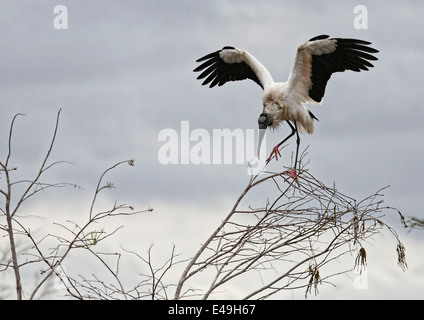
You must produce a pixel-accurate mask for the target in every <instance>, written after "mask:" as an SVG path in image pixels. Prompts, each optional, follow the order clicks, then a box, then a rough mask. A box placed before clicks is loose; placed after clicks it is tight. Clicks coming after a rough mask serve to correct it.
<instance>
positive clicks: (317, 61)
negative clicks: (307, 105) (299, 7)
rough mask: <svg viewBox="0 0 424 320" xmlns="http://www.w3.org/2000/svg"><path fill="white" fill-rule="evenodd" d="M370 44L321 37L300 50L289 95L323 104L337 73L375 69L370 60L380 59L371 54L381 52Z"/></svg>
mask: <svg viewBox="0 0 424 320" xmlns="http://www.w3.org/2000/svg"><path fill="white" fill-rule="evenodd" d="M370 44H371V43H370V42H368V41H363V40H358V39H343V38H330V39H329V36H327V35H322V36H318V37H315V38H312V39H310V40H309V41H307V42H305V43H303V44H302V45H300V46H299V48H298V49H297V54H296V59H295V63H294V66H293V69H292V72H291V74H290V76H289V79H288V81H287V85H288V92H290V93H291V94H294V95H296V97H297V98H298V99H299V100H300V101H302V102H312V103H320V102H321V100H322V97H323V96H324V93H325V87H326V85H327V82H328V80H329V79H330V77H331V75H332V74H333V73H335V72H343V71H345V70H352V71H356V72H359V71H361V70H365V71H366V70H368V68H371V67H373V65H372V64H371V63H370V62H369V60H378V59H377V58H376V57H374V56H373V55H371V54H370V53H377V52H378V50H376V49H374V48H371V47H369V45H370Z"/></svg>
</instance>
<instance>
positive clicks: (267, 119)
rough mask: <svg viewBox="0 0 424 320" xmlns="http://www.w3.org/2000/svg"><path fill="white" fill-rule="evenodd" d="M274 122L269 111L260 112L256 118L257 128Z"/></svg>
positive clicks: (265, 126)
mask: <svg viewBox="0 0 424 320" xmlns="http://www.w3.org/2000/svg"><path fill="white" fill-rule="evenodd" d="M273 122H274V118H273V117H272V115H270V114H269V113H265V112H264V113H261V114H260V115H259V119H258V125H259V129H266V128H268V126H271V125H272V124H273Z"/></svg>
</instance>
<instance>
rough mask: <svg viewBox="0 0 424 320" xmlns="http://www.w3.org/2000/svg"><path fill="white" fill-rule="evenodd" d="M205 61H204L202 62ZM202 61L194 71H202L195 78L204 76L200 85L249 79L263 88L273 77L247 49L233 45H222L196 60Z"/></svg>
mask: <svg viewBox="0 0 424 320" xmlns="http://www.w3.org/2000/svg"><path fill="white" fill-rule="evenodd" d="M203 61H205V62H203ZM196 62H203V63H202V64H201V65H200V66H198V67H197V68H196V69H194V70H193V71H194V72H200V71H203V72H202V73H201V74H200V75H199V76H198V77H197V79H204V78H206V79H205V80H204V81H203V83H202V85H206V84H209V83H210V85H209V87H210V88H212V87H214V86H216V85H218V86H222V85H223V84H225V83H227V82H228V81H238V80H244V79H251V80H253V81H255V82H256V83H257V84H259V85H260V86H261V87H262V89H264V88H265V87H266V86H267V85H269V84H270V83H273V82H274V81H273V79H272V76H271V74H270V73H269V72H268V70H267V69H266V68H265V67H264V66H263V65H262V64H261V63H260V62H259V61H258V60H256V59H255V58H254V57H253V56H252V55H251V54H249V53H248V52H247V51H244V50H241V49H237V48H234V47H228V46H227V47H224V48H222V49H221V50H218V51H215V52H212V53H209V54H207V55H205V56H204V57H202V58H200V59H198V60H196Z"/></svg>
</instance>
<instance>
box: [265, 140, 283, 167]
mask: <svg viewBox="0 0 424 320" xmlns="http://www.w3.org/2000/svg"><path fill="white" fill-rule="evenodd" d="M279 147H280V145H279V144H278V145H276V146H275V147H274V148H273V149H272V151H271V154H270V155H269V158H268V160H267V161H266V162H267V163H268V162H270V161H271V159H272V156H273V155H275V160H277V161H278V156H280V157H281V154H280V151H279V150H278V148H279Z"/></svg>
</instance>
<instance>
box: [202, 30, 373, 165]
mask: <svg viewBox="0 0 424 320" xmlns="http://www.w3.org/2000/svg"><path fill="white" fill-rule="evenodd" d="M369 44H371V43H370V42H367V41H363V40H357V39H343V38H329V36H327V35H321V36H318V37H314V38H312V39H310V40H309V41H306V42H305V43H303V44H301V45H300V46H299V47H298V49H297V53H296V58H295V61H294V65H293V68H292V70H291V73H290V75H289V77H288V80H287V81H286V82H275V81H274V80H273V78H272V75H271V74H270V72H269V71H268V70H267V69H266V68H265V66H264V65H263V64H261V63H260V62H259V61H258V60H257V59H256V58H255V57H253V56H252V55H251V54H250V53H248V52H247V51H244V50H242V49H238V48H235V47H229V46H227V47H224V48H223V49H221V50H218V51H216V52H212V53H210V54H208V55H206V56H204V57H202V58H200V59H198V60H197V62H202V61H205V62H203V63H202V64H201V65H200V66H198V67H197V68H196V69H194V71H195V72H199V71H203V72H202V73H201V74H200V75H199V76H198V79H203V78H206V79H205V80H204V82H203V85H206V84H209V83H210V87H211V88H212V87H214V86H216V85H218V86H222V85H223V84H225V83H226V82H228V81H238V80H244V79H251V80H253V81H255V82H256V83H257V84H259V85H260V86H261V87H262V89H263V97H262V100H263V112H262V113H261V115H260V116H259V119H258V124H259V128H260V129H266V128H268V127H270V128H277V127H278V126H279V125H280V124H281V123H282V121H286V122H287V123H288V124H289V125H290V127H291V128H292V133H291V134H290V135H289V136H288V137H287V138H286V139H284V140H283V141H282V142H281V143H280V144H278V145H277V146H276V147H275V148H274V150H273V153H275V155H277V152H278V147H279V146H280V145H281V144H282V143H284V142H285V141H286V140H287V139H288V138H289V137H291V136H293V135H294V133H296V134H297V150H298V148H299V141H300V138H299V135H298V131H300V132H304V133H309V134H311V133H312V132H313V131H314V120H318V119H317V118H316V117H315V116H314V115H313V114H312V113H311V112H310V111H309V110H308V108H307V107H306V106H305V104H306V103H313V104H321V101H322V98H323V96H324V93H325V87H326V84H327V82H328V80H329V79H330V77H331V75H332V74H333V73H335V72H343V71H345V70H352V71H357V72H358V71H361V70H368V68H367V67H373V65H372V64H371V63H370V62H369V61H368V60H377V58H376V57H374V56H373V55H371V54H369V53H376V52H378V50H376V49H373V48H371V47H369V46H368V45H369ZM293 125H294V126H293ZM262 136H263V135H262ZM260 142H261V140H260V141H259V146H258V150H259V148H260ZM273 153H271V156H270V158H269V159H268V161H269V160H270V159H271V157H272V154H273ZM296 159H297V153H296ZM295 166H296V164H295Z"/></svg>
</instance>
